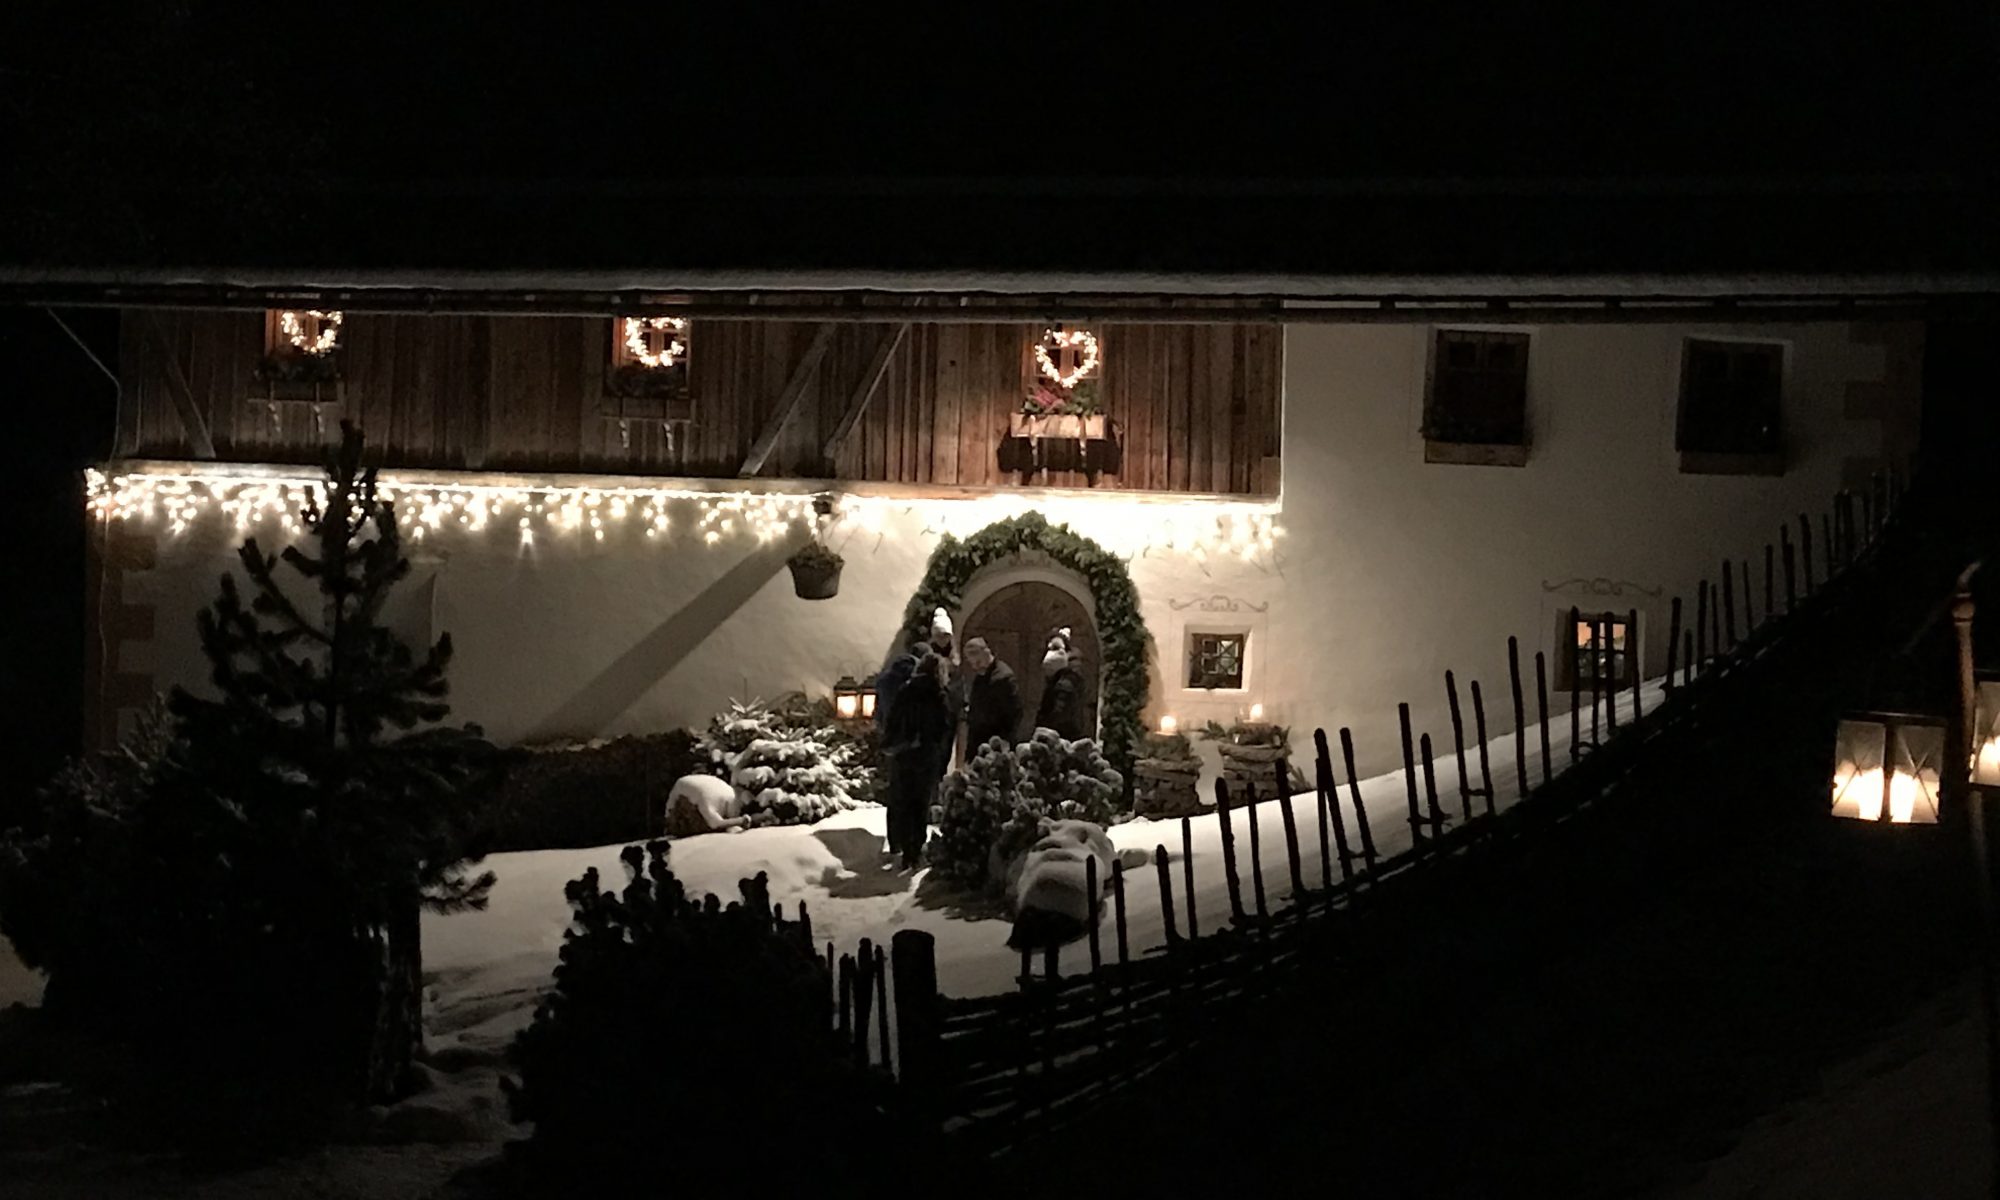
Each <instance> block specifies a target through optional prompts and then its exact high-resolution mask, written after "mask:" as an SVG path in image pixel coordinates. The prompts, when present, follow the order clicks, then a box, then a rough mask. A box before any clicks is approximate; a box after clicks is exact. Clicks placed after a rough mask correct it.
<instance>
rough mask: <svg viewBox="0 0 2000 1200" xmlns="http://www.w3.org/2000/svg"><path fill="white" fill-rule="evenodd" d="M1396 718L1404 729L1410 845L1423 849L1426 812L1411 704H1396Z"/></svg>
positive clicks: (1404, 771) (1404, 768)
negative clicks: (1412, 735)
mask: <svg viewBox="0 0 2000 1200" xmlns="http://www.w3.org/2000/svg"><path fill="white" fill-rule="evenodd" d="M1396 720H1397V723H1398V724H1399V725H1400V726H1401V728H1402V731H1403V784H1404V790H1405V791H1406V792H1408V794H1409V801H1410V845H1411V847H1412V848H1413V849H1421V848H1422V846H1423V844H1424V812H1423V806H1422V805H1421V804H1420V803H1419V802H1418V799H1417V747H1416V743H1415V742H1414V741H1413V740H1411V738H1410V706H1409V705H1407V704H1398V705H1397V706H1396Z"/></svg>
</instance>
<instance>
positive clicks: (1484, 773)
mask: <svg viewBox="0 0 2000 1200" xmlns="http://www.w3.org/2000/svg"><path fill="white" fill-rule="evenodd" d="M1472 733H1473V736H1474V737H1476V738H1478V739H1479V792H1480V794H1481V795H1482V796H1484V797H1486V815H1487V816H1489V817H1490V816H1492V815H1493V763H1492V761H1491V760H1490V759H1488V758H1487V757H1486V697H1485V696H1484V695H1483V694H1481V693H1480V690H1479V681H1478V680H1477V679H1475V680H1473V681H1472Z"/></svg>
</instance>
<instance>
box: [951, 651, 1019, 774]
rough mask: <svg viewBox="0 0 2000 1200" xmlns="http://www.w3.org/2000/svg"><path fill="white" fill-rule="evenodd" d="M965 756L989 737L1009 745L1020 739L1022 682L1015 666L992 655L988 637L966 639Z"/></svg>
mask: <svg viewBox="0 0 2000 1200" xmlns="http://www.w3.org/2000/svg"><path fill="white" fill-rule="evenodd" d="M965 680H966V686H965V757H966V758H967V759H970V758H971V757H972V756H973V755H975V754H978V753H979V748H980V747H981V746H984V745H985V744H986V743H987V741H988V740H990V739H992V738H996V737H997V738H999V739H1001V740H1002V741H1004V742H1006V743H1007V744H1008V745H1009V746H1012V745H1014V744H1015V743H1017V742H1019V741H1020V740H1021V717H1022V715H1023V713H1022V711H1021V686H1020V684H1019V683H1018V682H1017V681H1016V680H1015V678H1014V668H1012V667H1010V666H1008V665H1007V664H1006V663H1003V662H1001V661H1000V660H999V659H997V658H995V657H994V656H993V649H992V647H990V646H988V645H987V644H986V639H985V638H972V639H971V640H969V641H967V642H966V643H965Z"/></svg>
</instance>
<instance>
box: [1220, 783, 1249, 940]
mask: <svg viewBox="0 0 2000 1200" xmlns="http://www.w3.org/2000/svg"><path fill="white" fill-rule="evenodd" d="M1215 819H1216V820H1217V821H1218V822H1220V823H1221V827H1222V878H1223V881H1224V882H1225V883H1227V884H1228V885H1229V918H1230V920H1232V921H1234V922H1235V923H1236V925H1237V926H1238V927H1239V928H1240V927H1241V926H1242V924H1243V878H1242V876H1241V875H1239V874H1238V873H1237V870H1236V825H1235V822H1234V821H1232V820H1231V819H1230V815H1229V784H1228V782H1227V781H1225V780H1221V779H1218V780H1216V781H1215Z"/></svg>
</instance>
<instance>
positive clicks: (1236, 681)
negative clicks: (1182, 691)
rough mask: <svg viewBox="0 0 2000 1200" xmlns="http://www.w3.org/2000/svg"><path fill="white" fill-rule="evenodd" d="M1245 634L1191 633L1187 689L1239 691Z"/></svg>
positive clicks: (1244, 649) (1247, 641)
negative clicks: (1228, 689)
mask: <svg viewBox="0 0 2000 1200" xmlns="http://www.w3.org/2000/svg"><path fill="white" fill-rule="evenodd" d="M1249 642H1250V635H1249V634H1247V633H1190V634H1188V646H1187V685H1188V686H1189V687H1190V688H1241V687H1242V686H1243V656H1244V652H1245V651H1246V650H1247V649H1248V648H1249Z"/></svg>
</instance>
